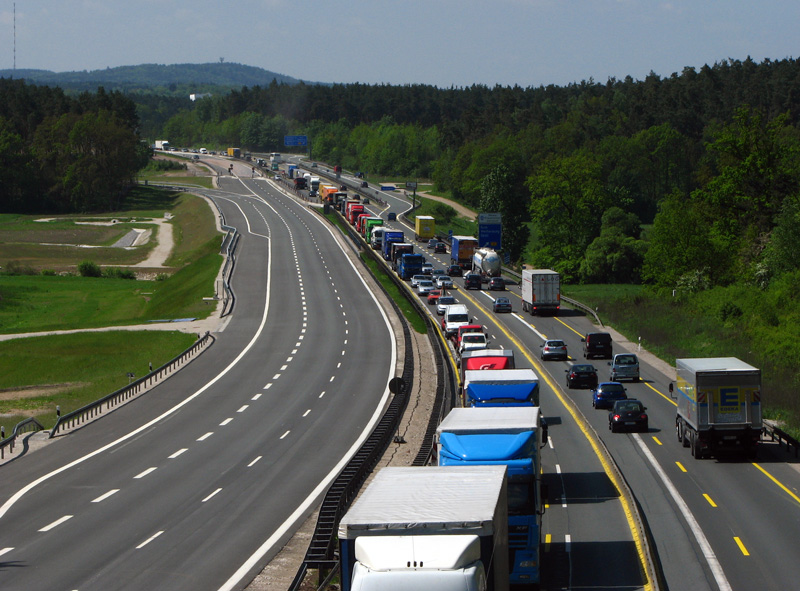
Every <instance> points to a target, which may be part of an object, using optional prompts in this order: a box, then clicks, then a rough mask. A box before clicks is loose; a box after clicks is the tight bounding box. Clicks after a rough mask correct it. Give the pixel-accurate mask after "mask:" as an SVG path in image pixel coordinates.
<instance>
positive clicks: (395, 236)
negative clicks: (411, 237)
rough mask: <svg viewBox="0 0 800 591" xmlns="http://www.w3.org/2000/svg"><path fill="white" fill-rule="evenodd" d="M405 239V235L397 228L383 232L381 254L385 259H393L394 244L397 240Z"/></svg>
mask: <svg viewBox="0 0 800 591" xmlns="http://www.w3.org/2000/svg"><path fill="white" fill-rule="evenodd" d="M403 241H405V235H404V234H403V233H402V232H400V231H397V230H387V231H386V232H384V234H383V245H382V246H381V254H383V258H384V260H387V261H391V260H392V244H393V243H395V242H403Z"/></svg>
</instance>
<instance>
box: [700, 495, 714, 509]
mask: <svg viewBox="0 0 800 591" xmlns="http://www.w3.org/2000/svg"><path fill="white" fill-rule="evenodd" d="M703 498H704V499H705V500H706V501H708V504H709V505H711V506H712V507H716V506H717V504H716V503H715V502H714V501H712V500H711V497H709V496H708V495H707V494H706V493H703Z"/></svg>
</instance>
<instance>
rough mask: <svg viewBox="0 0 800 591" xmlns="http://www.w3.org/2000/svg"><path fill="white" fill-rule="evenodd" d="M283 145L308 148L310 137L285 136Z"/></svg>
mask: <svg viewBox="0 0 800 591" xmlns="http://www.w3.org/2000/svg"><path fill="white" fill-rule="evenodd" d="M283 145H284V146H307V145H308V136H307V135H285V136H283Z"/></svg>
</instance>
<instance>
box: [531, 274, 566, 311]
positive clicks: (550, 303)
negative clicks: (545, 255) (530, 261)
mask: <svg viewBox="0 0 800 591" xmlns="http://www.w3.org/2000/svg"><path fill="white" fill-rule="evenodd" d="M559 308H561V275H559V274H558V273H557V272H556V271H552V270H550V269H525V270H523V271H522V311H523V312H529V313H530V314H531V316H533V315H534V314H538V315H542V314H558V310H559Z"/></svg>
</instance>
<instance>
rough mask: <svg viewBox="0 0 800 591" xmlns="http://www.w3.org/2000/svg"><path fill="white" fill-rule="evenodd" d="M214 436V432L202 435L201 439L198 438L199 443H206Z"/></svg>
mask: <svg viewBox="0 0 800 591" xmlns="http://www.w3.org/2000/svg"><path fill="white" fill-rule="evenodd" d="M213 434H214V432H213V431H209V432H208V433H206V434H205V435H201V436H200V437H198V438H197V441H205V440H206V439H208V438H209V437H211V436H212V435H213Z"/></svg>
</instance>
